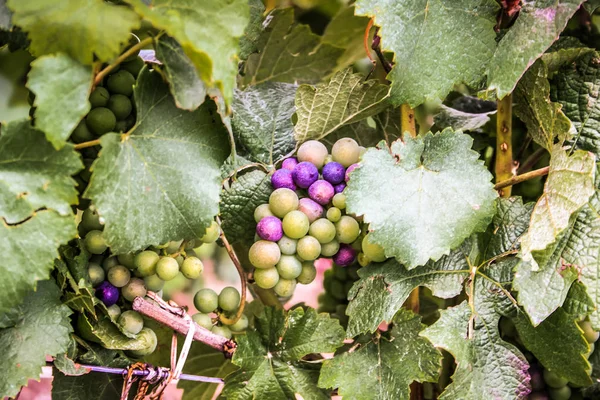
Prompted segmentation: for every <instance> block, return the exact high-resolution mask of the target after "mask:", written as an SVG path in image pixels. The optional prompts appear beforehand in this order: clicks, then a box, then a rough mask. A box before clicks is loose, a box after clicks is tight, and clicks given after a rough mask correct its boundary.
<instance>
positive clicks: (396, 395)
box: [319, 310, 442, 400]
mask: <svg viewBox="0 0 600 400" xmlns="http://www.w3.org/2000/svg"><path fill="white" fill-rule="evenodd" d="M424 327H425V325H423V324H422V323H421V317H419V316H418V315H415V314H413V313H412V312H410V311H407V310H400V311H399V312H398V314H397V315H396V316H395V317H394V327H393V328H392V330H391V332H390V339H387V338H385V337H381V338H379V339H378V340H373V341H371V342H369V343H367V344H364V345H362V346H361V347H360V348H359V349H358V350H355V351H354V352H352V353H349V352H346V353H342V354H339V355H337V356H336V357H334V358H333V359H331V360H327V361H325V363H324V364H323V368H322V369H321V375H320V376H319V386H321V387H325V388H335V387H337V388H339V394H340V395H341V396H343V398H344V399H356V400H360V399H408V398H409V389H408V386H409V385H410V384H411V383H412V382H413V381H418V382H425V381H427V382H437V379H438V372H439V370H440V366H441V361H442V357H441V354H440V353H439V351H438V350H436V349H435V348H434V347H433V346H432V345H431V343H430V342H429V341H427V340H426V339H424V338H422V337H419V332H421V330H422V329H423V328H424Z"/></svg>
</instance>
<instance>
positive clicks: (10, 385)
mask: <svg viewBox="0 0 600 400" xmlns="http://www.w3.org/2000/svg"><path fill="white" fill-rule="evenodd" d="M3 241H4V240H3ZM5 254H10V253H5ZM32 254H36V253H35V250H33V251H32ZM29 262H32V261H29ZM2 303H3V306H4V300H3V301H2ZM19 308H20V309H21V312H22V315H23V316H22V318H21V319H20V320H19V321H18V323H17V324H16V325H15V326H13V327H11V328H6V329H1V330H0V351H2V359H1V360H0V369H1V370H2V375H1V376H0V396H2V397H4V396H8V397H13V396H15V395H16V394H17V393H19V389H20V388H21V386H23V385H25V384H27V381H28V380H29V379H31V378H33V379H38V378H39V376H40V373H41V372H42V367H43V366H44V365H46V355H50V356H55V355H57V354H59V353H64V352H66V351H67V349H68V347H69V340H70V337H69V333H71V332H72V331H73V328H71V322H70V320H69V315H71V310H69V308H68V307H66V306H64V305H62V304H61V302H60V290H59V289H58V287H56V284H55V283H54V282H51V281H43V282H39V284H38V285H37V290H36V291H34V292H30V293H29V296H28V297H27V301H26V302H24V303H22V304H21V305H19Z"/></svg>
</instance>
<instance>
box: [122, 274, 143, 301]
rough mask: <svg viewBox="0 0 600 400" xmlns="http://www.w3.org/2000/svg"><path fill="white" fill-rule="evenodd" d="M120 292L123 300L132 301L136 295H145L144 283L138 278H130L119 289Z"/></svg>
mask: <svg viewBox="0 0 600 400" xmlns="http://www.w3.org/2000/svg"><path fill="white" fill-rule="evenodd" d="M121 294H122V295H123V298H125V300H129V301H133V299H135V298H136V297H144V296H146V284H145V283H144V281H143V280H142V279H140V278H131V279H130V280H129V282H128V283H127V285H125V286H123V289H121Z"/></svg>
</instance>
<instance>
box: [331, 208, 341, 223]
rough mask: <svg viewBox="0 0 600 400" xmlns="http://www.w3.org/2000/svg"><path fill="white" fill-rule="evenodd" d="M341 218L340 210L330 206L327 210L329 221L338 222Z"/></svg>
mask: <svg viewBox="0 0 600 400" xmlns="http://www.w3.org/2000/svg"><path fill="white" fill-rule="evenodd" d="M340 218H342V211H341V210H340V209H339V208H337V207H331V208H330V209H329V210H327V219H328V220H330V221H331V222H338V221H339V220H340Z"/></svg>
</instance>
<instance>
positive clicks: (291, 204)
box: [269, 188, 308, 236]
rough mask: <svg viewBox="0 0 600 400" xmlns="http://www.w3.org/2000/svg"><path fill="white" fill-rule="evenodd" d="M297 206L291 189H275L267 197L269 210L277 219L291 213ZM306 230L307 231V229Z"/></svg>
mask: <svg viewBox="0 0 600 400" xmlns="http://www.w3.org/2000/svg"><path fill="white" fill-rule="evenodd" d="M298 204H299V200H298V195H297V194H296V192H294V191H293V190H291V189H287V188H280V189H276V190H274V191H273V193H271V196H269V209H270V210H271V212H272V213H273V214H274V215H275V216H276V217H279V218H283V217H285V216H286V215H287V214H288V213H290V212H291V211H294V210H297V209H298ZM306 230H307V231H308V227H307V228H306ZM288 236H289V235H288Z"/></svg>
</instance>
